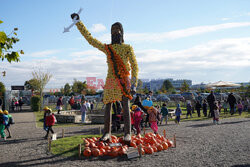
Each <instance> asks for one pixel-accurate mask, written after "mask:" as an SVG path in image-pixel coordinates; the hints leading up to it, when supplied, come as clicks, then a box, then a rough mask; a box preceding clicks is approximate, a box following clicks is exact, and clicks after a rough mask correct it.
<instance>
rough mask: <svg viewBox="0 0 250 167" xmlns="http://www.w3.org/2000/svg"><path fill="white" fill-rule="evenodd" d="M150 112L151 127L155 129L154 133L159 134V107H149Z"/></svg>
mask: <svg viewBox="0 0 250 167" xmlns="http://www.w3.org/2000/svg"><path fill="white" fill-rule="evenodd" d="M148 114H149V122H150V127H151V129H152V130H153V131H154V133H155V134H157V133H158V126H157V109H156V108H154V107H149V109H148Z"/></svg>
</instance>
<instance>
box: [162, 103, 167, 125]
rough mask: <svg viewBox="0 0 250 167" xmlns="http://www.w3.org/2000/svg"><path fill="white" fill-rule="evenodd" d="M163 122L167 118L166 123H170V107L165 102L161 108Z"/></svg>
mask: <svg viewBox="0 0 250 167" xmlns="http://www.w3.org/2000/svg"><path fill="white" fill-rule="evenodd" d="M161 115H162V117H161V124H162V121H163V119H165V122H166V125H167V124H168V108H167V105H166V104H165V103H163V105H162V108H161Z"/></svg>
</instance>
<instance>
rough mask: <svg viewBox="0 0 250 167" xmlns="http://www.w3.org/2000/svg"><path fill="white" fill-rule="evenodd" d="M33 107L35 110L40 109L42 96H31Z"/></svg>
mask: <svg viewBox="0 0 250 167" xmlns="http://www.w3.org/2000/svg"><path fill="white" fill-rule="evenodd" d="M31 109H32V110H33V111H40V96H32V97H31Z"/></svg>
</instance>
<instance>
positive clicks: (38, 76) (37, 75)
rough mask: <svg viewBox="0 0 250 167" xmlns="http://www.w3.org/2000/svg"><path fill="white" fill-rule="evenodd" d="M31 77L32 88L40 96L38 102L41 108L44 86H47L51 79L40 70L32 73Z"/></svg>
mask: <svg viewBox="0 0 250 167" xmlns="http://www.w3.org/2000/svg"><path fill="white" fill-rule="evenodd" d="M32 76H33V78H32V79H33V83H32V85H33V86H34V88H35V89H36V90H37V91H38V93H39V95H40V99H41V100H40V101H41V106H40V107H42V104H43V90H44V88H45V86H46V85H47V83H48V82H49V80H50V79H51V77H52V75H51V74H50V73H46V72H43V71H42V70H41V69H40V68H39V69H38V70H35V71H33V72H32Z"/></svg>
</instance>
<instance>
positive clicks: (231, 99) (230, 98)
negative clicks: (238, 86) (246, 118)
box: [227, 93, 236, 115]
mask: <svg viewBox="0 0 250 167" xmlns="http://www.w3.org/2000/svg"><path fill="white" fill-rule="evenodd" d="M227 102H228V103H229V106H230V113H231V115H233V114H234V113H235V111H234V107H235V105H236V98H235V96H234V95H233V93H230V94H229V95H228V98H227Z"/></svg>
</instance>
